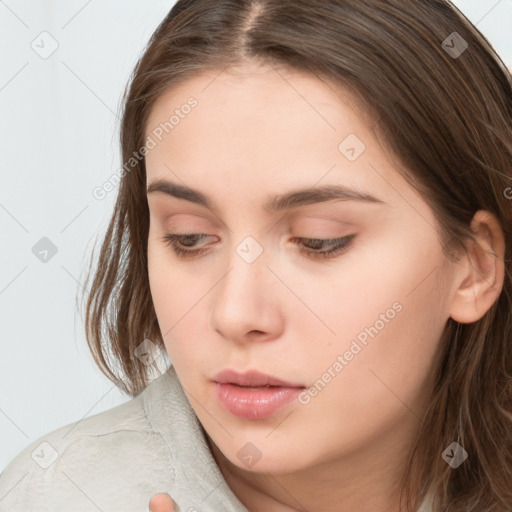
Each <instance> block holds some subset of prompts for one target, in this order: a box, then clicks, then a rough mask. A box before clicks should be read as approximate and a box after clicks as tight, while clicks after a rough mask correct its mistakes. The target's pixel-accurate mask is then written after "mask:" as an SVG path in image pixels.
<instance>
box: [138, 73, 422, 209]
mask: <svg viewBox="0 0 512 512" xmlns="http://www.w3.org/2000/svg"><path fill="white" fill-rule="evenodd" d="M190 98H193V99H194V101H195V102H196V104H195V106H194V107H193V108H184V106H186V105H187V104H188V102H189V100H190ZM171 116H174V120H173V121H174V122H173V123H172V126H171V124H170V122H169V120H170V118H171ZM374 125H375V124H374V120H373V119H372V117H371V115H370V114H369V111H368V110H367V109H366V107H365V105H364V104H362V103H361V98H360V97H359V96H357V95H355V94H353V93H352V92H350V91H348V90H344V89H342V88H340V87H337V88H334V87H333V86H332V83H328V82H326V81H322V80H320V79H319V78H318V77H316V76H313V75H308V74H303V73H299V72H296V71H292V70H286V71H285V70H282V69H277V68H276V69H274V68H272V67H270V66H257V65H254V66H248V67H241V68H236V69H234V70H231V71H229V72H228V71H227V70H224V71H207V72H202V73H201V74H198V75H196V76H195V77H193V78H190V79H188V80H186V81H184V82H182V83H180V84H179V85H176V86H174V87H171V88H169V89H168V90H166V91H165V92H164V93H163V94H162V95H161V96H160V97H159V98H158V99H157V101H156V102H155V104H154V105H153V108H152V109H151V112H150V115H149V118H148V123H147V125H146V136H153V135H152V134H153V133H154V131H155V129H158V128H159V127H160V132H161V140H158V141H156V142H157V143H156V146H155V147H154V149H152V150H151V151H150V152H149V153H148V154H147V156H146V157H145V159H146V171H147V182H148V183H149V182H151V181H153V180H155V179H157V178H163V179H170V180H172V181H174V182H182V183H183V184H186V185H188V186H189V187H193V188H195V189H200V190H202V191H204V192H205V193H206V194H208V195H209V196H213V197H216V198H223V201H225V200H226V199H227V198H228V197H231V198H233V201H229V202H235V201H236V202H237V203H239V204H240V205H242V204H244V201H247V200H249V199H251V198H252V197H254V196H256V195H258V194H259V195H261V200H259V202H260V203H261V202H262V201H263V200H264V198H266V197H268V196H269V195H270V194H271V193H272V194H279V193H281V192H284V191H288V190H291V189H297V188H300V187H313V186H315V185H330V184H340V185H344V186H347V187H351V188H356V189H359V190H362V191H364V192H368V193H369V194H374V195H376V196H377V197H381V198H382V199H383V200H385V201H386V202H387V203H390V204H396V203H404V202H405V204H406V205H408V206H406V207H407V208H409V209H410V208H411V206H410V204H411V201H413V202H418V201H422V198H421V196H419V194H418V193H417V192H416V191H415V190H414V189H412V187H410V185H409V184H408V183H407V182H406V181H405V180H404V178H403V177H402V176H400V174H399V173H398V172H397V171H396V169H395V167H394V166H395V165H396V163H397V162H390V161H389V159H388V157H389V154H388V153H387V152H385V151H384V150H383V148H382V147H381V146H380V144H379V142H378V141H377V139H376V137H375V133H374V132H373V128H374ZM162 127H167V129H166V130H162ZM258 197H259V196H258ZM256 201H257V202H258V199H256Z"/></svg>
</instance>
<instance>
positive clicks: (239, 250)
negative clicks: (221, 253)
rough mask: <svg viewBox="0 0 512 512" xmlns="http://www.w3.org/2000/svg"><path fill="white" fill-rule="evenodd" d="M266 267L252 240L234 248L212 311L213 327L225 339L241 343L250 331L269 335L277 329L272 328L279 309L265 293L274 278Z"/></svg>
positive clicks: (260, 248) (262, 252)
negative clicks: (240, 340) (270, 280)
mask: <svg viewBox="0 0 512 512" xmlns="http://www.w3.org/2000/svg"><path fill="white" fill-rule="evenodd" d="M267 264H268V258H267V252H266V251H265V250H264V248H263V246H262V244H260V243H259V242H258V241H257V240H256V239H255V238H254V237H252V236H247V237H245V238H244V239H243V240H242V241H241V242H240V243H239V244H238V245H236V246H235V247H234V250H233V252H232V254H231V257H230V258H228V261H227V265H228V268H227V273H226V274H225V275H224V276H223V277H222V279H221V281H220V282H219V283H218V290H217V293H216V294H215V295H214V303H213V308H212V322H213V327H214V328H215V329H216V330H217V331H218V332H221V333H222V334H223V335H224V336H225V337H227V338H231V339H242V338H243V337H244V336H245V335H246V334H247V333H248V332H250V331H254V330H256V331H262V332H267V333H269V332H270V331H272V330H273V329H275V328H276V325H274V326H273V327H272V325H271V324H273V323H274V321H273V320H272V317H273V316H274V315H275V312H276V311H277V309H278V308H276V305H275V304H271V303H272V301H275V295H274V294H272V295H270V294H269V293H268V292H269V285H270V282H269V279H272V278H273V276H272V272H270V271H269V269H268V268H267ZM272 311H273V312H274V313H272ZM274 320H275V319H274ZM269 322H270V323H269Z"/></svg>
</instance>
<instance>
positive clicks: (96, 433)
mask: <svg viewBox="0 0 512 512" xmlns="http://www.w3.org/2000/svg"><path fill="white" fill-rule="evenodd" d="M150 386H151V384H150ZM150 386H148V387H150ZM147 389H148V388H146V390H144V391H143V392H142V393H141V394H139V395H138V396H137V397H135V398H131V399H130V400H129V401H127V402H125V403H123V404H121V405H118V406H116V407H114V408H112V409H109V410H107V411H104V412H101V413H99V414H95V415H93V416H89V417H87V418H84V419H82V420H79V421H76V422H73V423H70V424H69V425H65V426H63V427H60V428H58V429H56V430H54V431H51V432H49V433H47V434H46V435H44V436H42V437H40V438H39V439H37V440H35V441H33V442H32V443H30V444H29V445H28V446H26V447H25V448H24V449H23V450H22V451H21V452H20V453H19V454H18V455H16V457H14V458H13V459H12V460H11V461H10V463H9V464H8V465H7V467H6V468H5V469H4V470H3V472H2V473H1V474H0V512H4V511H5V512H7V511H9V512H13V511H16V510H20V511H21V510H23V511H24V512H29V511H32V510H33V511H36V510H37V511H43V510H48V511H50V510H51V511H55V512H57V511H59V510H74V511H82V510H83V511H85V510H96V511H97V510H98V508H99V509H100V510H109V511H110V510H112V511H113V510H123V511H128V510H147V506H148V503H149V500H150V498H151V497H152V496H153V495H154V494H156V493H157V492H162V489H165V488H166V486H168V485H169V482H170V481H172V478H173V475H172V474H171V467H170V466H171V465H170V464H169V456H168V449H169V448H168V446H167V445H166V442H165V440H164V439H163V437H162V435H161V434H160V432H158V431H156V430H155V429H154V428H153V427H152V425H151V423H150V422H149V420H148V418H147V415H146V410H145V407H146V405H145V403H146V401H145V394H147ZM113 488H115V489H120V490H121V489H123V488H127V490H126V492H122V491H121V492H119V493H112V489H113ZM153 488H154V489H156V490H154V491H153ZM113 495H115V496H116V502H115V503H113V502H112V500H113ZM134 500H136V501H137V500H138V502H134Z"/></svg>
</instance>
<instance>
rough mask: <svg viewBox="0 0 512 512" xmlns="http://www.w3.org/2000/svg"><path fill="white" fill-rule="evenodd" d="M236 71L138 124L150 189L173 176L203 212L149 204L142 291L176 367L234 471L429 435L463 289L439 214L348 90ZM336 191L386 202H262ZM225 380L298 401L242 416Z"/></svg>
mask: <svg viewBox="0 0 512 512" xmlns="http://www.w3.org/2000/svg"><path fill="white" fill-rule="evenodd" d="M238 72H239V73H238V74H228V72H227V71H224V72H222V73H220V74H219V73H213V72H211V73H204V74H203V75H201V76H198V77H196V78H194V79H191V80H189V81H187V82H185V83H183V84H181V85H180V86H177V87H175V88H173V89H171V90H168V91H167V92H166V93H165V94H164V95H162V96H161V97H160V98H159V100H158V101H157V103H156V104H155V106H154V108H153V109H152V111H151V116H150V119H149V121H148V124H147V126H146V135H148V136H149V137H151V139H152V140H153V142H154V143H155V144H153V143H149V144H148V147H149V146H154V147H152V149H150V150H149V151H148V153H147V156H146V168H147V185H148V186H149V185H150V184H151V183H152V182H154V181H155V180H157V179H161V180H165V181H169V182H171V183H172V184H174V185H177V186H180V187H189V188H192V189H194V190H195V191H198V192H199V193H200V194H201V195H202V196H204V197H206V198H207V201H208V203H209V204H208V206H205V205H203V204H199V203H198V202H196V201H194V200H192V199H193V196H192V195H188V199H187V198H185V197H181V198H178V197H174V196H172V195H170V194H167V193H164V192H162V191H158V190H155V191H153V192H149V193H148V203H149V208H150V232H149V240H148V264H149V280H150V286H151V293H152V297H153V303H154V307H155V310H156V314H157V317H158V322H159V326H160V329H161V332H162V335H163V338H164V341H165V346H166V349H167V351H168V354H169V357H170V359H171V361H172V363H173V365H174V367H175V369H176V372H177V374H178V377H179V379H180V382H181V383H182V385H183V388H184V390H185V393H186V395H187V397H188V399H189V401H190V403H191V405H192V407H193V409H194V411H195V413H196V414H197V416H198V418H199V420H200V421H201V423H202V425H203V427H204V428H205V430H206V432H207V433H208V436H209V437H210V438H211V439H212V440H213V441H214V443H215V445H216V446H217V447H218V448H220V450H221V451H222V452H223V454H224V455H225V457H226V458H227V459H228V460H229V461H230V462H231V463H232V464H234V465H236V466H238V467H239V468H242V469H247V470H248V471H254V472H268V473H273V474H279V473H288V472H293V471H300V470H304V469H307V468H310V467H312V466H314V465H315V466H317V465H319V464H333V463H336V461H340V460H345V461H348V460H354V461H355V460H358V459H357V458H356V456H358V457H359V456H362V454H367V455H371V457H372V458H373V460H374V461H378V460H379V459H381V458H383V457H385V456H389V454H391V453H394V454H396V453H399V452H400V448H401V447H403V445H404V443H405V441H406V439H407V436H408V435H409V434H410V433H411V431H412V429H415V428H417V427H418V426H419V424H420V418H421V415H422V411H423V408H424V406H425V404H426V399H427V398H428V392H429V391H430V386H431V383H432V382H431V378H432V377H431V376H432V370H433V362H434V356H435V352H436V349H437V345H438V342H439V338H440V335H441V333H442V331H443V327H444V325H445V323H446V321H447V319H448V318H449V316H450V302H451V298H452V297H453V294H454V290H455V286H454V279H453V276H454V273H453V268H452V267H451V265H450V264H449V263H448V262H447V260H446V259H445V257H444V256H443V254H442V251H441V246H440V243H439V241H438V237H437V233H436V226H437V223H436V220H435V218H434V215H433V213H432V211H431V209H430V208H429V206H428V205H427V204H426V202H425V201H424V200H423V199H422V198H421V196H419V194H418V193H416V192H415V191H414V189H413V188H412V187H411V186H410V185H409V184H408V183H407V182H406V181H405V180H404V179H403V178H402V177H401V175H400V174H399V173H398V172H397V171H396V170H395V169H394V168H393V165H392V164H391V163H390V162H389V161H388V160H387V158H386V155H385V153H384V150H383V149H382V148H381V147H380V146H379V145H378V143H377V141H376V138H375V136H374V131H373V128H374V121H373V122H372V121H370V120H368V119H366V118H365V117H364V116H363V115H362V113H361V112H359V111H358V109H357V107H356V103H355V102H354V101H353V98H352V97H351V96H350V95H349V94H348V93H338V95H337V94H335V93H334V92H333V90H332V89H330V88H329V87H327V86H326V85H325V84H324V83H323V82H321V81H320V80H319V79H317V78H316V77H314V76H309V75H304V74H299V73H292V72H290V71H288V72H285V71H284V70H279V72H278V71H277V70H274V69H272V68H271V67H266V66H265V67H257V66H255V65H250V66H249V65H247V66H245V67H244V68H239V69H238ZM191 96H193V97H194V99H195V100H189V98H190V97H191ZM187 105H189V106H187ZM190 105H193V106H190ZM171 116H174V118H173V119H172V121H171V122H170V121H169V119H170V118H171ZM166 123H167V124H166ZM148 140H149V139H148ZM332 186H336V187H346V188H347V189H353V190H356V191H358V192H360V193H361V194H366V195H369V196H373V197H374V198H375V199H376V200H374V201H371V200H361V199H350V198H348V199H347V198H345V199H342V198H338V199H333V198H331V199H330V200H322V196H320V195H315V196H313V198H312V199H311V200H306V198H307V197H308V194H309V192H308V193H304V194H299V195H296V196H293V197H294V199H303V200H301V201H297V202H296V201H288V202H287V201H284V202H283V203H278V204H281V206H282V208H279V209H272V208H265V207H264V206H265V205H267V203H272V204H274V206H275V201H273V198H274V197H277V196H282V195H287V194H290V193H292V192H296V191H298V190H302V189H309V190H311V191H313V190H321V188H322V187H332ZM340 197H341V196H340ZM324 199H325V197H324ZM292 203H293V205H292ZM167 234H173V235H184V234H199V235H201V234H202V235H204V236H199V237H188V238H187V237H182V238H178V239H177V240H176V244H177V246H178V247H181V248H182V249H183V250H194V249H195V250H199V251H202V252H200V253H199V254H195V255H194V254H192V255H189V256H181V255H180V254H177V253H176V252H175V250H174V249H173V247H172V246H171V245H170V244H169V243H168V242H166V241H165V239H164V237H165V236H166V235H167ZM343 237H352V238H351V239H345V240H350V242H349V244H348V245H346V246H345V248H343V249H341V250H340V251H338V253H334V254H332V255H329V254H325V253H327V251H329V250H331V249H336V246H337V245H338V246H340V244H339V243H338V242H333V243H330V244H329V243H323V245H322V243H320V242H318V241H315V240H308V239H340V238H343ZM297 239H303V240H302V245H301V242H300V240H299V241H298V240H297ZM341 242H342V243H343V240H342V241H341ZM307 251H309V252H307ZM227 368H229V369H234V370H235V371H238V372H240V373H243V372H245V371H247V370H258V371H260V372H263V373H266V374H270V375H272V376H274V377H277V378H279V379H282V380H285V381H289V382H292V383H295V384H301V385H302V386H304V389H303V390H302V392H301V393H300V395H298V396H297V397H296V398H295V399H294V400H293V401H292V402H290V403H288V404H287V405H286V406H284V407H283V408H281V409H279V410H277V411H276V412H274V413H273V414H270V415H268V416H266V417H263V418H259V419H253V418H247V417H240V416H238V415H235V414H233V413H231V412H230V411H229V410H227V409H226V408H225V407H224V406H223V405H222V404H221V402H220V401H219V399H218V397H217V394H216V384H215V383H214V382H213V379H214V377H215V376H216V374H217V373H218V372H220V371H221V370H224V369H227ZM256 412H257V411H256ZM247 455H249V456H251V457H252V459H250V460H251V461H252V462H249V458H248V457H247ZM351 457H353V459H351ZM254 460H256V463H254ZM317 467H318V466H317ZM349 469H354V466H353V467H352V468H349Z"/></svg>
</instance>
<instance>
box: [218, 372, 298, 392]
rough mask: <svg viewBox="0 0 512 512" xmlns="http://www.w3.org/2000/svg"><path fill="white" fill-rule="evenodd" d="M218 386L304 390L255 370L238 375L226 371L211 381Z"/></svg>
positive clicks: (237, 373) (295, 384)
mask: <svg viewBox="0 0 512 512" xmlns="http://www.w3.org/2000/svg"><path fill="white" fill-rule="evenodd" d="M212 380H213V381H214V382H217V383H219V384H233V385H236V386H243V387H251V388H260V387H286V388H304V387H305V386H304V385H302V384H297V383H293V382H288V381H286V380H283V379H280V378H278V377H274V376H273V375H269V374H266V373H261V372H259V371H257V370H250V371H246V372H244V373H239V372H237V371H235V370H232V369H229V368H228V369H226V370H223V371H221V372H220V373H218V374H217V375H216V376H215V377H214V378H213V379H212Z"/></svg>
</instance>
